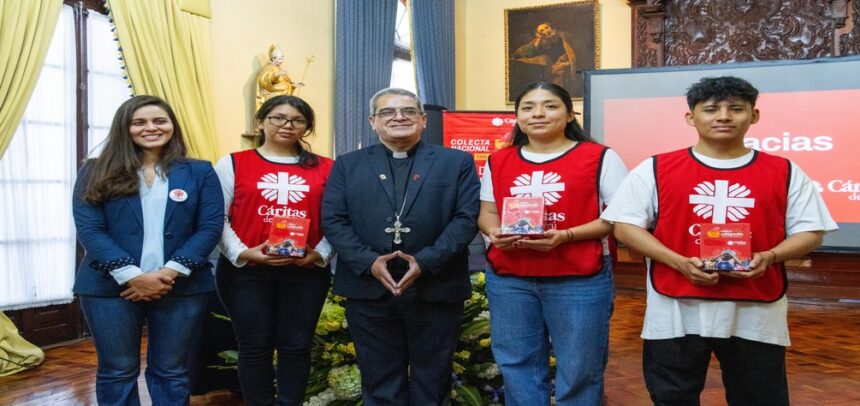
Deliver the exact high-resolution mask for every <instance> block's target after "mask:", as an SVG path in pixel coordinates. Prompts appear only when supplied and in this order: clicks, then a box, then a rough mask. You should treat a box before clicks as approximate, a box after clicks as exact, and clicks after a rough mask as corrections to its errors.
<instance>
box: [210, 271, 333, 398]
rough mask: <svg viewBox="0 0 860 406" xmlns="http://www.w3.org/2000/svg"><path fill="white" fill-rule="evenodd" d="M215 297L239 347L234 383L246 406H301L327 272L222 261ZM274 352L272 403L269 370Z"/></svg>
mask: <svg viewBox="0 0 860 406" xmlns="http://www.w3.org/2000/svg"><path fill="white" fill-rule="evenodd" d="M215 281H216V282H217V286H218V296H219V297H220V298H221V302H223V303H224V307H225V308H226V309H227V313H228V314H229V315H230V318H231V319H232V320H233V330H234V331H235V333H236V340H237V341H238V343H239V383H240V384H241V386H242V396H243V397H244V400H245V405H246V406H258V405H271V404H273V403H274V404H276V405H301V404H302V402H303V401H304V397H305V387H306V386H307V384H308V375H309V371H310V367H311V359H310V357H311V345H312V344H313V336H314V330H315V329H316V325H317V321H318V320H319V317H320V311H321V310H322V307H323V303H324V302H325V297H326V294H327V293H328V288H329V285H330V281H331V273H330V271H329V270H328V268H325V269H323V268H313V269H306V268H299V267H271V266H265V265H257V266H249V267H244V268H242V269H237V268H236V267H234V266H233V265H232V264H231V263H230V262H229V261H227V260H226V259H225V258H223V257H222V258H221V259H220V260H219V261H218V271H217V273H216V275H215ZM274 350H277V351H278V363H277V383H278V385H277V386H278V390H277V398H275V397H274V392H273V385H272V382H273V381H274V380H275V372H276V371H274V370H273V369H272V362H273V357H274Z"/></svg>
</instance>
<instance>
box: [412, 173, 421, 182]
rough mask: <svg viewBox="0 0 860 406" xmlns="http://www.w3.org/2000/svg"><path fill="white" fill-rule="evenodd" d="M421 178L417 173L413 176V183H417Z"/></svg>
mask: <svg viewBox="0 0 860 406" xmlns="http://www.w3.org/2000/svg"><path fill="white" fill-rule="evenodd" d="M420 177H421V175H419V174H417V173H416V174H414V175H412V181H413V182H415V181H416V180H418V178H420Z"/></svg>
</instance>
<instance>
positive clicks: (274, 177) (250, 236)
mask: <svg viewBox="0 0 860 406" xmlns="http://www.w3.org/2000/svg"><path fill="white" fill-rule="evenodd" d="M231 156H232V158H233V172H234V173H235V179H236V181H235V184H234V187H233V204H232V205H230V210H229V213H228V214H229V215H230V223H231V225H232V226H233V230H235V231H236V234H237V235H238V236H239V239H241V240H242V242H243V243H245V245H247V246H249V247H256V246H257V245H260V244H262V243H263V242H264V241H266V240H267V239H268V238H269V230H270V229H271V227H272V218H273V217H275V216H286V217H301V218H309V219H311V225H310V230H309V232H308V246H309V247H314V246H316V245H317V243H319V242H320V240H322V232H321V231H320V218H321V216H320V206H321V204H322V195H323V189H324V187H325V183H326V180H327V179H328V173H329V170H331V166H332V163H333V161H332V160H331V159H328V158H325V157H319V161H320V162H319V165H317V166H316V167H313V168H302V167H301V166H299V165H298V164H281V163H276V162H271V161H267V160H266V159H265V158H263V157H262V156H260V154H259V153H258V152H257V150H253V149H251V150H246V151H241V152H236V153H233V154H232V155H231Z"/></svg>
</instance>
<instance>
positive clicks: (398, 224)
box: [385, 216, 412, 244]
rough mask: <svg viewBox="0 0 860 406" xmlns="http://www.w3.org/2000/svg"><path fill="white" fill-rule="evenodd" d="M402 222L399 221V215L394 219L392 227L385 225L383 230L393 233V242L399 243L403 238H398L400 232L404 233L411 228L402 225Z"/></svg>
mask: <svg viewBox="0 0 860 406" xmlns="http://www.w3.org/2000/svg"><path fill="white" fill-rule="evenodd" d="M402 226H403V223H401V222H400V216H397V218H395V219H394V227H386V228H385V232H386V233H388V234H391V233H394V243H395V244H400V243H401V242H403V240H401V239H400V233H403V234H406V233H408V232H410V231H412V229H410V228H409V227H402Z"/></svg>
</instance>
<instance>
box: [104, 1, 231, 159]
mask: <svg viewBox="0 0 860 406" xmlns="http://www.w3.org/2000/svg"><path fill="white" fill-rule="evenodd" d="M189 4H191V5H192V6H193V7H189ZM208 6H209V1H208V0H197V1H193V2H189V1H188V0H146V1H140V0H108V3H107V7H108V8H109V10H110V14H111V18H113V22H114V25H115V26H116V34H117V38H118V39H119V44H120V48H121V53H122V58H123V60H124V62H125V66H126V72H127V73H128V78H129V81H130V82H131V86H132V88H133V90H134V94H138V95H142V94H150V95H155V96H159V97H162V98H164V99H165V100H167V102H168V103H170V105H171V106H173V109H174V110H176V115H177V116H178V119H179V122H180V124H181V125H182V130H183V132H184V133H185V141H186V143H187V144H188V147H189V150H190V151H189V153H190V155H191V156H194V157H197V158H200V159H207V160H210V161H214V160H215V159H217V158H218V154H219V151H218V144H217V141H216V139H215V131H214V130H215V124H214V116H213V113H212V41H211V36H210V32H209V15H208V10H209V7H208ZM197 13H199V14H197Z"/></svg>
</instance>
